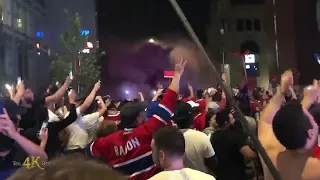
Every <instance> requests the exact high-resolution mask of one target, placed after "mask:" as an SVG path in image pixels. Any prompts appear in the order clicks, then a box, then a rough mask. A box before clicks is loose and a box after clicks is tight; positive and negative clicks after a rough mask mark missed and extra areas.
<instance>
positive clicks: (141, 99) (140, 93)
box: [138, 92, 144, 102]
mask: <svg viewBox="0 0 320 180" xmlns="http://www.w3.org/2000/svg"><path fill="white" fill-rule="evenodd" d="M138 94H139V97H140V102H143V101H144V96H143V94H142V92H139V93H138Z"/></svg>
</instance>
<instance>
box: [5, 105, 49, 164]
mask: <svg viewBox="0 0 320 180" xmlns="http://www.w3.org/2000/svg"><path fill="white" fill-rule="evenodd" d="M3 111H4V114H1V115H0V132H1V133H3V134H4V135H6V136H8V137H9V138H11V139H13V140H14V141H15V142H17V143H18V144H19V146H21V147H22V149H23V150H24V151H26V153H27V154H28V155H29V156H35V157H39V158H40V159H41V161H46V160H47V159H48V156H47V154H46V153H45V151H44V150H43V149H42V148H41V147H40V146H38V145H36V144H34V143H33V142H31V141H30V140H28V139H27V138H25V137H23V136H22V135H20V134H19V132H18V131H17V129H16V127H15V125H14V124H13V122H12V120H11V119H10V118H9V116H8V114H7V111H6V109H5V108H4V110H3Z"/></svg>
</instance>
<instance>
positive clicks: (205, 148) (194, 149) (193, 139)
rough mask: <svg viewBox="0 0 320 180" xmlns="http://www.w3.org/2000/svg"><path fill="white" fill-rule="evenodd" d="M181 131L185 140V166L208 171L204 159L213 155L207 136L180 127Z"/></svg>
mask: <svg viewBox="0 0 320 180" xmlns="http://www.w3.org/2000/svg"><path fill="white" fill-rule="evenodd" d="M181 132H182V133H183V136H184V139H185V142H186V153H185V158H184V164H185V166H186V167H188V168H191V169H195V170H198V171H201V172H205V173H208V169H207V167H206V166H205V164H204V160H205V159H206V158H210V157H212V156H214V155H215V152H214V150H213V147H212V144H211V142H210V139H209V137H208V136H207V135H206V134H205V133H203V132H200V131H196V130H193V129H181Z"/></svg>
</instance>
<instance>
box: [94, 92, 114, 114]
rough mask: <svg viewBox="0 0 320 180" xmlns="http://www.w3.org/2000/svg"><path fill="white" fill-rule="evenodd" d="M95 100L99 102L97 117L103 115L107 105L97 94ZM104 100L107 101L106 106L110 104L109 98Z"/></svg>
mask: <svg viewBox="0 0 320 180" xmlns="http://www.w3.org/2000/svg"><path fill="white" fill-rule="evenodd" d="M96 100H98V101H99V102H100V103H99V111H98V112H99V117H101V116H103V115H104V113H105V112H106V110H107V105H106V103H105V102H104V101H103V99H102V97H101V96H97V97H96ZM106 102H107V103H108V106H109V105H110V104H111V100H110V99H107V100H106Z"/></svg>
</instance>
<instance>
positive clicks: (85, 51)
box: [82, 49, 90, 54]
mask: <svg viewBox="0 0 320 180" xmlns="http://www.w3.org/2000/svg"><path fill="white" fill-rule="evenodd" d="M82 52H83V53H86V54H88V53H90V49H83V50H82Z"/></svg>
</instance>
